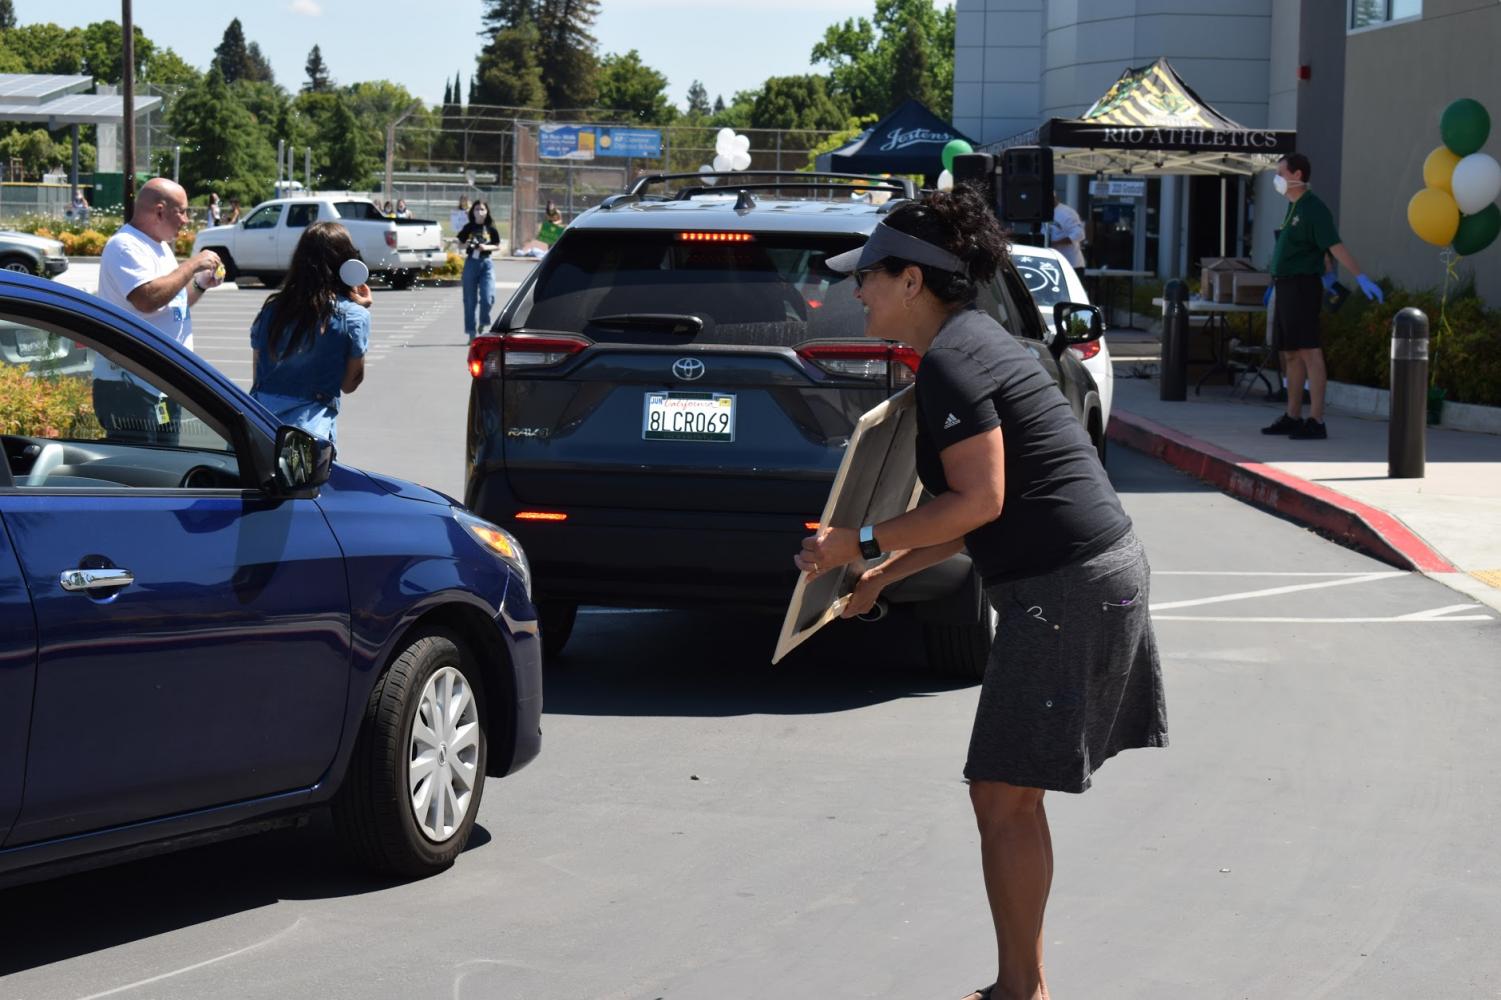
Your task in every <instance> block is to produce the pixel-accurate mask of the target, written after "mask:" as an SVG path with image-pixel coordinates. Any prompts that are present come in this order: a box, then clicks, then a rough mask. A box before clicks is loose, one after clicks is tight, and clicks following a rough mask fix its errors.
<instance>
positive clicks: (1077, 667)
mask: <svg viewBox="0 0 1501 1000" xmlns="http://www.w3.org/2000/svg"><path fill="white" fill-rule="evenodd" d="M1150 572H1151V571H1150V567H1149V566H1148V565H1147V556H1146V553H1145V552H1144V551H1143V550H1142V547H1141V543H1140V542H1139V541H1137V538H1136V535H1135V534H1134V533H1130V532H1128V533H1127V534H1126V536H1125V537H1124V538H1122V539H1121V540H1120V541H1119V542H1117V543H1116V544H1115V545H1114V546H1112V547H1111V548H1110V549H1108V550H1107V551H1105V552H1102V553H1100V554H1099V555H1097V556H1092V557H1090V558H1088V559H1083V560H1080V561H1079V562H1076V563H1072V564H1070V565H1068V566H1063V567H1061V568H1059V569H1056V570H1054V571H1053V572H1051V573H1046V574H1044V575H1042V576H1033V577H1026V578H1024V579H1020V580H1007V581H1003V582H1001V583H997V584H995V585H993V586H990V587H987V588H986V591H985V593H986V596H987V597H988V598H989V599H990V603H991V605H992V606H993V607H994V608H995V610H996V613H997V615H998V619H999V620H998V624H997V628H996V640H995V645H994V646H992V647H991V650H990V662H989V663H988V665H987V666H986V668H985V680H984V682H983V684H982V685H981V687H980V704H979V707H978V709H977V710H976V712H975V728H974V732H973V734H972V735H971V736H970V744H969V759H968V761H966V763H965V765H964V776H965V777H966V778H968V779H970V780H971V781H1004V782H1006V783H1007V784H1011V785H1018V786H1022V787H1026V788H1046V789H1051V790H1053V791H1059V792H1082V791H1084V790H1085V789H1086V788H1088V787H1089V784H1090V775H1091V774H1093V773H1094V772H1095V770H1096V769H1097V768H1099V766H1100V765H1101V764H1103V763H1105V761H1107V760H1109V759H1110V758H1111V757H1114V756H1115V755H1116V754H1117V753H1119V752H1120V751H1122V750H1129V749H1131V748H1132V747H1163V746H1167V706H1166V704H1165V702H1164V699H1163V695H1162V667H1161V664H1160V663H1159V661H1158V658H1157V640H1156V637H1155V636H1154V635H1153V634H1152V618H1151V614H1150V612H1149V611H1148V610H1147V601H1148V599H1149V596H1150V585H1151V581H1150Z"/></svg>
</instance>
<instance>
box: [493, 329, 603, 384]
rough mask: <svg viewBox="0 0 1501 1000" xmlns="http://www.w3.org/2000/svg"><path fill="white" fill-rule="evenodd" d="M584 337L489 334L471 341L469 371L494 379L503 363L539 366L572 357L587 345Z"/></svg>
mask: <svg viewBox="0 0 1501 1000" xmlns="http://www.w3.org/2000/svg"><path fill="white" fill-rule="evenodd" d="M589 344H590V341H589V340H588V339H586V338H584V337H574V336H569V335H568V334H546V333H506V334H502V335H500V336H498V337H497V336H495V335H494V334H490V333H486V334H481V335H480V336H478V337H475V338H474V340H473V341H472V342H471V343H470V344H469V374H470V375H473V376H474V377H475V378H495V377H497V376H499V375H500V373H501V368H502V366H505V367H507V368H540V367H544V366H546V365H555V364H557V363H558V362H560V361H562V360H564V359H566V358H571V357H573V355H575V354H577V353H578V352H579V351H582V350H583V349H584V348H586V347H588V346H589Z"/></svg>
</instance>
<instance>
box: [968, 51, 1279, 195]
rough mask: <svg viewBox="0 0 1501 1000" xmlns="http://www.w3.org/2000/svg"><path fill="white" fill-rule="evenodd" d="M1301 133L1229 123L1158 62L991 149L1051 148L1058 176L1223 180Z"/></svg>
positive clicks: (1271, 157) (1249, 169) (1266, 161)
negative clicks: (1078, 111) (1080, 110)
mask: <svg viewBox="0 0 1501 1000" xmlns="http://www.w3.org/2000/svg"><path fill="white" fill-rule="evenodd" d="M1296 138H1297V133H1295V132H1290V131H1282V130H1278V129H1252V128H1246V127H1245V126H1244V125H1241V124H1239V123H1238V122H1234V121H1231V120H1230V119H1229V118H1226V117H1225V116H1224V115H1222V114H1220V113H1219V112H1218V111H1216V110H1214V108H1213V107H1211V106H1210V105H1209V104H1208V103H1206V102H1205V101H1204V99H1203V98H1201V97H1200V96H1199V95H1198V94H1196V93H1194V91H1193V88H1191V87H1190V86H1189V85H1188V84H1186V83H1184V82H1183V79H1182V78H1181V77H1180V76H1178V74H1177V72H1176V71H1175V70H1174V69H1173V67H1172V65H1171V64H1170V63H1169V62H1168V61H1167V60H1166V59H1158V60H1157V61H1156V62H1154V63H1152V64H1151V65H1150V66H1142V67H1140V68H1137V69H1127V70H1126V71H1125V72H1124V73H1122V74H1121V76H1120V79H1118V80H1116V81H1115V83H1114V85H1112V86H1111V88H1110V89H1109V90H1107V91H1106V92H1105V95H1104V96H1103V97H1101V98H1100V99H1099V100H1098V101H1095V102H1094V105H1093V106H1092V107H1091V108H1090V109H1089V110H1088V111H1086V112H1084V114H1083V115H1081V116H1080V117H1078V118H1050V119H1049V120H1047V121H1045V122H1043V123H1042V125H1041V126H1039V127H1038V128H1035V129H1032V130H1031V131H1029V132H1023V133H1021V134H1020V135H1014V136H1011V137H1010V138H1009V139H1002V140H1001V141H1000V142H997V143H992V144H991V145H990V146H987V147H986V150H985V151H986V152H999V151H1000V150H1002V149H1005V148H1007V147H1009V146H1051V147H1052V148H1053V172H1054V173H1055V174H1133V175H1142V176H1149V177H1156V176H1164V175H1184V174H1187V175H1196V176H1209V177H1224V176H1225V175H1227V174H1228V175H1241V176H1246V175H1249V174H1253V173H1256V172H1257V171H1259V170H1268V169H1270V168H1271V167H1273V166H1274V165H1275V164H1276V162H1277V160H1278V159H1279V158H1280V157H1282V156H1284V155H1285V154H1287V153H1290V152H1292V151H1293V148H1294V142H1295V140H1296Z"/></svg>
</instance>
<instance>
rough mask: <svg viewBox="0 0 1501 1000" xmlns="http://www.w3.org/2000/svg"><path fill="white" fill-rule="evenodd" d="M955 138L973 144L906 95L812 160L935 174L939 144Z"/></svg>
mask: <svg viewBox="0 0 1501 1000" xmlns="http://www.w3.org/2000/svg"><path fill="white" fill-rule="evenodd" d="M955 139H963V140H964V141H965V142H969V143H970V144H971V145H973V142H972V140H970V138H969V137H968V136H966V135H965V134H964V133H962V132H960V131H959V130H958V129H956V128H954V126H952V125H950V124H949V123H948V122H946V121H944V120H943V119H942V118H939V117H938V116H937V115H935V114H934V113H933V112H931V111H929V110H928V109H927V108H926V107H924V106H923V104H922V102H921V101H917V100H913V99H910V98H909V99H908V100H906V101H903V102H902V103H901V104H900V105H898V106H897V108H896V110H895V111H893V112H891V113H890V114H889V115H887V116H886V117H885V118H882V119H881V120H880V121H878V122H876V123H875V124H874V125H872V126H871V127H870V128H869V129H868V130H866V131H865V132H862V133H861V134H860V135H859V136H858V137H856V139H855V140H854V141H853V142H851V143H850V144H849V145H847V146H844V147H842V148H840V149H836V150H834V151H833V152H830V153H820V154H819V155H818V158H817V160H816V161H815V162H816V164H817V167H818V169H819V170H824V171H837V172H841V173H852V174H922V175H923V176H925V177H937V175H938V172H939V171H940V170H942V169H943V157H942V154H943V147H944V146H946V145H948V144H949V143H950V142H953V141H954V140H955Z"/></svg>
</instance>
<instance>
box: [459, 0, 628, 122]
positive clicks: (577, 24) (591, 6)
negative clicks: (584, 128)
mask: <svg viewBox="0 0 1501 1000" xmlns="http://www.w3.org/2000/svg"><path fill="white" fill-rule="evenodd" d="M599 2H600V0H485V6H484V12H483V14H482V15H481V23H482V25H483V26H484V30H483V31H481V32H480V34H481V35H490V36H491V37H492V38H494V37H498V36H499V35H500V33H502V32H505V31H514V30H516V29H517V28H519V27H521V26H522V25H523V24H525V23H527V22H530V23H531V24H533V25H535V26H536V30H537V39H538V44H539V48H538V49H537V50H536V60H537V64H538V65H539V66H540V67H541V70H542V85H543V87H544V89H545V90H546V93H547V106H548V107H551V108H582V107H587V106H588V105H591V104H593V103H594V101H595V99H596V97H597V93H598V90H597V85H596V77H597V75H598V72H599V60H598V57H597V56H596V54H595V44H596V43H595V39H594V35H593V34H592V31H593V28H594V21H595V19H596V18H597V17H598V16H599ZM481 76H483V73H481ZM523 89H525V88H523Z"/></svg>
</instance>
